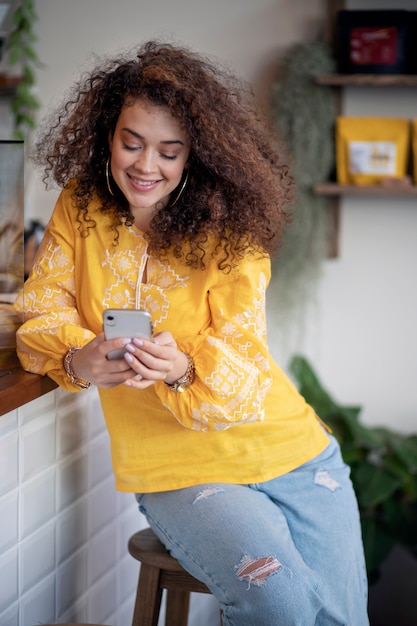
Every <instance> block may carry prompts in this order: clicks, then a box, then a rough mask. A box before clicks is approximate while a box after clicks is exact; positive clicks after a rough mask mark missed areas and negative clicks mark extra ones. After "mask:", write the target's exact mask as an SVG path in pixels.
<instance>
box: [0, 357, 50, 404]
mask: <svg viewBox="0 0 417 626" xmlns="http://www.w3.org/2000/svg"><path fill="white" fill-rule="evenodd" d="M56 387H57V384H56V383H55V382H54V381H53V380H51V379H50V378H49V377H48V376H39V374H30V373H29V372H25V371H24V370H23V369H22V368H21V367H15V368H13V369H10V370H8V371H2V372H0V415H4V414H5V413H8V412H9V411H13V410H14V409H17V408H19V407H20V406H22V404H26V403H27V402H30V401H31V400H36V398H39V397H40V396H43V395H44V394H45V393H48V392H49V391H52V390H53V389H56Z"/></svg>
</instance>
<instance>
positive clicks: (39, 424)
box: [0, 389, 218, 626]
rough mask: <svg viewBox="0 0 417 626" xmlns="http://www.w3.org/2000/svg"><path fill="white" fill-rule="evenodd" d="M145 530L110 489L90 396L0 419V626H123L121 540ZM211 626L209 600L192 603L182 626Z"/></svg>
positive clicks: (124, 497)
mask: <svg viewBox="0 0 417 626" xmlns="http://www.w3.org/2000/svg"><path fill="white" fill-rule="evenodd" d="M145 526H147V523H146V520H145V519H144V517H143V516H142V515H141V514H140V513H139V512H138V510H137V505H136V502H135V500H134V497H133V496H132V495H131V494H124V493H119V492H117V491H116V490H115V487H114V480H113V473H112V469H111V461H110V452H109V442H108V436H107V431H106V429H105V424H104V418H103V415H102V412H101V408H100V403H99V400H98V395H97V391H96V390H95V389H89V390H88V391H83V392H80V393H76V394H70V393H67V392H64V391H62V390H61V389H58V390H55V391H52V392H50V393H48V394H46V395H44V396H42V397H40V398H38V399H37V400H34V401H33V402H30V403H29V404H26V405H24V406H22V407H21V408H19V409H17V410H16V411H11V412H10V413H8V414H6V415H4V416H1V417H0V581H1V582H0V626H36V625H37V624H45V623H51V622H58V621H59V622H61V623H63V622H90V623H98V624H99V623H102V624H108V625H111V626H130V624H131V618H132V611H133V603H134V598H135V593H136V585H137V575H138V571H139V564H138V563H137V562H136V561H135V560H134V559H133V558H132V557H131V556H130V555H129V553H128V552H127V541H128V538H129V537H130V535H131V534H132V533H134V532H136V531H137V530H140V529H141V528H144V527H145ZM163 619H164V610H162V612H161V618H160V620H159V624H160V626H161V625H162V624H163ZM216 624H218V608H217V603H216V602H215V601H214V599H213V598H212V597H211V596H207V595H203V594H196V595H195V596H193V598H192V602H191V609H190V619H189V626H193V625H194V626H213V625H216Z"/></svg>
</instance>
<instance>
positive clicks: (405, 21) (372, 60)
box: [337, 9, 417, 74]
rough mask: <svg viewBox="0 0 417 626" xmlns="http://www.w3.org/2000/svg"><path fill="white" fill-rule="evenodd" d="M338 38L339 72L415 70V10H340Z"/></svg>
mask: <svg viewBox="0 0 417 626" xmlns="http://www.w3.org/2000/svg"><path fill="white" fill-rule="evenodd" d="M337 41H338V44H337V59H338V66H339V71H340V72H341V73H342V74H417V11H406V10H396V9H395V10H358V11H350V10H342V11H339V12H338V15H337Z"/></svg>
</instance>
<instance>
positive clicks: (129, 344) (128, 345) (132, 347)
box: [126, 342, 135, 352]
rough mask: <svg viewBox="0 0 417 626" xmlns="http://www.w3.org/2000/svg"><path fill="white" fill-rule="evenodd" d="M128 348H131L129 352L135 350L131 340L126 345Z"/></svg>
mask: <svg viewBox="0 0 417 626" xmlns="http://www.w3.org/2000/svg"><path fill="white" fill-rule="evenodd" d="M126 350H129V352H135V346H132V344H131V343H130V342H129V343H128V344H127V345H126Z"/></svg>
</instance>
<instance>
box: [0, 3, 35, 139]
mask: <svg viewBox="0 0 417 626" xmlns="http://www.w3.org/2000/svg"><path fill="white" fill-rule="evenodd" d="M37 19H38V17H37V13H36V11H35V5H34V0H18V1H17V2H16V3H15V6H14V7H13V12H12V15H11V19H10V28H9V31H8V33H7V36H6V40H5V47H4V50H5V53H6V54H7V61H8V67H9V69H14V67H15V66H17V67H18V68H19V73H20V74H21V76H22V80H21V82H20V83H19V84H18V86H17V87H16V91H15V94H14V96H13V99H12V111H13V116H14V139H19V140H24V139H25V138H26V133H27V132H28V130H30V129H33V128H34V127H35V118H34V113H35V111H36V109H38V108H39V100H38V99H37V97H36V96H35V95H34V93H33V88H34V85H35V72H34V69H35V67H36V66H37V65H39V59H38V55H37V53H36V51H35V48H34V45H33V44H34V42H35V41H36V35H35V33H34V30H33V25H34V23H35V22H36V20H37Z"/></svg>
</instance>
